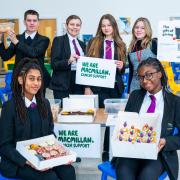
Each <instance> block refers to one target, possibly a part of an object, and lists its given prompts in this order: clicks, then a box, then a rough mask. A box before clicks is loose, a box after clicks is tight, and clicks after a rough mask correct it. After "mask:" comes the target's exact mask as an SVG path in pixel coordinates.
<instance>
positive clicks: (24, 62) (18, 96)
mask: <svg viewBox="0 0 180 180" xmlns="http://www.w3.org/2000/svg"><path fill="white" fill-rule="evenodd" d="M30 69H36V70H38V71H39V72H40V74H41V77H42V79H43V73H42V70H41V68H40V65H39V62H38V61H37V60H36V59H30V58H23V59H21V61H20V62H19V63H18V64H17V65H16V66H15V68H14V71H13V76H12V83H11V88H12V92H13V98H14V101H15V104H16V111H17V114H18V116H19V118H20V119H21V120H22V121H24V120H26V119H27V111H26V106H25V101H24V94H23V92H24V89H25V82H26V77H27V74H28V72H29V70H30ZM19 76H21V77H22V79H23V85H20V84H19V82H18V77H19ZM35 97H36V101H37V107H38V110H39V112H40V114H41V115H42V116H43V117H44V118H46V117H47V110H46V105H45V98H44V96H43V80H42V85H41V88H40V89H39V91H38V92H37V94H36V95H35Z"/></svg>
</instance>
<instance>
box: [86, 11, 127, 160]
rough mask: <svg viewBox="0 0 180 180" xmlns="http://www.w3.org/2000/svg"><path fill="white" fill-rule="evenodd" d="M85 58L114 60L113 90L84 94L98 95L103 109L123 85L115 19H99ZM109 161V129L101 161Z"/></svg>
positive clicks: (122, 58) (97, 89)
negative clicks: (115, 68)
mask: <svg viewBox="0 0 180 180" xmlns="http://www.w3.org/2000/svg"><path fill="white" fill-rule="evenodd" d="M87 56H89V57H97V58H105V59H110V60H111V59H112V60H115V63H116V65H117V70H116V83H115V86H114V88H103V87H87V88H85V94H87V95H90V94H98V96H99V107H100V108H103V107H104V100H105V99H108V98H120V97H121V95H122V93H123V90H124V84H123V81H122V77H121V75H122V74H123V73H124V69H125V66H124V65H125V56H126V46H125V44H124V42H123V40H122V38H121V37H120V35H119V29H118V26H117V23H116V20H115V18H114V17H113V16H112V15H111V14H105V15H103V16H102V17H101V19H100V22H99V25H98V29H97V33H96V36H95V37H94V38H93V39H92V40H90V42H89V44H88V48H87ZM108 159H109V128H108V127H107V128H106V131H105V144H104V152H103V156H102V160H103V161H106V160H108Z"/></svg>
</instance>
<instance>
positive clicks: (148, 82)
mask: <svg viewBox="0 0 180 180" xmlns="http://www.w3.org/2000/svg"><path fill="white" fill-rule="evenodd" d="M138 77H139V81H140V85H141V86H142V87H143V88H144V89H145V90H147V91H148V92H150V93H151V94H156V93H157V92H159V91H160V90H161V89H162V86H161V77H162V73H161V72H157V70H156V69H155V68H153V67H152V66H142V67H141V68H140V69H139V71H138Z"/></svg>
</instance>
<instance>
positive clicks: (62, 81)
mask: <svg viewBox="0 0 180 180" xmlns="http://www.w3.org/2000/svg"><path fill="white" fill-rule="evenodd" d="M73 39H74V40H75V44H76V46H77V48H78V51H79V55H81V56H83V55H84V54H85V44H84V43H83V42H82V41H80V40H78V39H77V38H73V37H72V36H70V35H69V34H66V35H64V36H58V37H55V38H54V40H53V44H52V49H51V66H52V69H53V74H52V80H51V83H50V88H51V89H52V90H53V93H54V98H55V99H62V98H65V97H68V96H69V94H84V88H83V86H81V85H78V84H75V76H76V63H72V64H69V63H68V61H69V58H70V56H71V54H77V53H76V51H75V47H74V44H73V43H72V40H73Z"/></svg>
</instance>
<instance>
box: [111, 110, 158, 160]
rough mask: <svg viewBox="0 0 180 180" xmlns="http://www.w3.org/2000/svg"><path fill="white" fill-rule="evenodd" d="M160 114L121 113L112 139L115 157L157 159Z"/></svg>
mask: <svg viewBox="0 0 180 180" xmlns="http://www.w3.org/2000/svg"><path fill="white" fill-rule="evenodd" d="M159 117H160V115H159V114H155V113H153V114H152V113H144V114H137V113H134V112H119V114H118V122H117V123H116V126H115V128H114V131H113V135H112V138H111V145H112V153H113V156H115V157H127V158H140V159H157V155H158V143H159V139H160V133H161V119H160V118H159Z"/></svg>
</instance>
